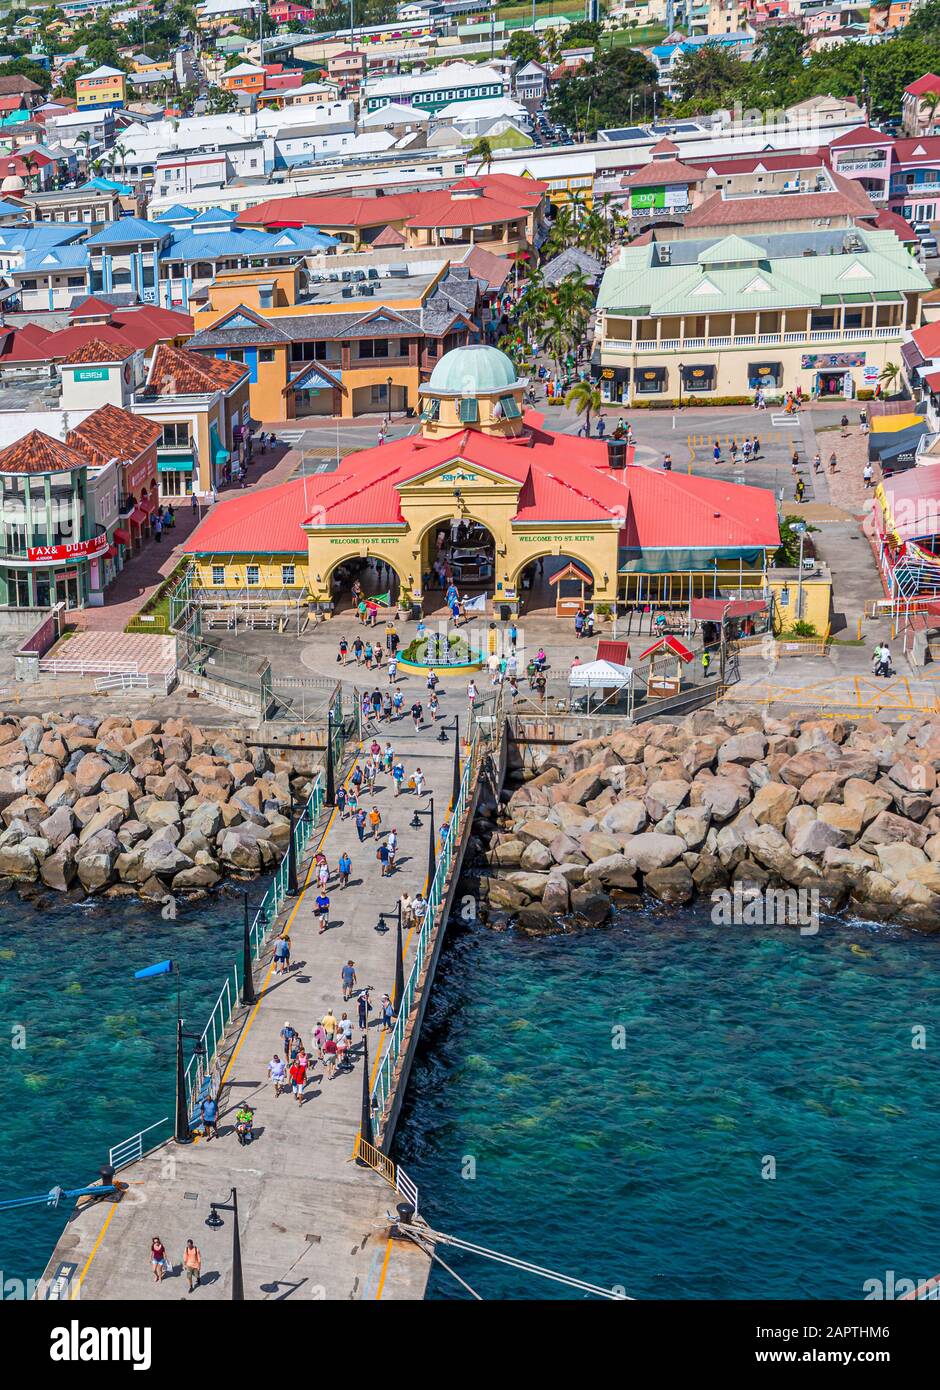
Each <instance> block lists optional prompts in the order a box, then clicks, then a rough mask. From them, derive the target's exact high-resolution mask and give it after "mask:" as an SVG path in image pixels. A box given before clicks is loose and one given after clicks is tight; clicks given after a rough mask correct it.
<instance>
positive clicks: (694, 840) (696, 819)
mask: <svg viewBox="0 0 940 1390" xmlns="http://www.w3.org/2000/svg"><path fill="white" fill-rule="evenodd" d="M710 823H711V812H710V811H709V809H708V807H707V806H683V807H681V808H680V809H679V810H678V811H676V813H675V816H674V818H673V830H674V832H675V834H676V835H681V836H682V838H683V840H685V842H686V844H687V845H688V847H689V849H698V848H699V846H700V845H702V844H704V842H705V837H706V835H707V834H708V827H709V825H710Z"/></svg>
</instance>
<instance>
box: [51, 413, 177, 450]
mask: <svg viewBox="0 0 940 1390" xmlns="http://www.w3.org/2000/svg"><path fill="white" fill-rule="evenodd" d="M161 434H162V430H161V428H160V426H159V425H158V424H156V422H155V421H153V420H148V419H147V418H146V417H145V416H143V415H132V414H131V413H130V411H128V410H122V409H121V407H120V406H118V405H111V404H110V403H109V404H108V405H103V406H101V407H100V408H99V409H98V410H94V411H92V413H91V415H88V416H86V417H85V419H84V420H83V421H82V423H81V424H80V425H76V426H75V429H74V430H70V431H69V434H68V435H67V436H66V440H65V442H66V444H68V445H69V446H70V447H71V448H73V449H79V450H80V451H81V452H82V453H83V454H87V456H88V458H89V459H90V461H91V462H92V463H94V464H98V465H102V464H105V463H108V462H109V461H110V460H111V459H113V458H124V459H129V460H133V459H136V458H137V457H138V456H139V455H140V454H142V453H143V452H144V450H145V449H149V448H150V447H151V446H152V445H154V444H156V442H157V440H158V439H159V438H160V436H161Z"/></svg>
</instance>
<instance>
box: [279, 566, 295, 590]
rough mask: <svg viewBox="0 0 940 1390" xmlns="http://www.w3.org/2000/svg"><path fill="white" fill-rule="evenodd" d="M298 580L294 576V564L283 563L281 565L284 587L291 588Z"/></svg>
mask: <svg viewBox="0 0 940 1390" xmlns="http://www.w3.org/2000/svg"><path fill="white" fill-rule="evenodd" d="M296 582H297V581H296V579H295V578H294V566H293V565H282V566H281V583H282V584H283V585H284V587H285V588H289V587H290V586H291V585H293V584H296Z"/></svg>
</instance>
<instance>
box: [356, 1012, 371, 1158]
mask: <svg viewBox="0 0 940 1390" xmlns="http://www.w3.org/2000/svg"><path fill="white" fill-rule="evenodd" d="M366 1022H367V1023H368V1019H366ZM359 1138H360V1139H361V1140H362V1142H363V1143H364V1144H370V1145H374V1144H375V1134H374V1132H373V1129H372V1095H371V1092H370V1089H369V1033H368V1029H364V1030H363V1034H362V1100H361V1103H360V1107H359ZM356 1161H357V1163H360V1164H361V1165H362V1166H363V1167H365V1168H368V1167H369V1166H370V1165H369V1164H368V1163H367V1162H366V1160H365V1159H364V1158H362V1157H360V1156H359V1154H358V1153H357V1155H356Z"/></svg>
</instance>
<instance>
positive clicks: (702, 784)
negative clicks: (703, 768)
mask: <svg viewBox="0 0 940 1390" xmlns="http://www.w3.org/2000/svg"><path fill="white" fill-rule="evenodd" d="M694 788H695V794H694V795H693V797H692V801H693V804H696V803H697V804H699V805H701V806H707V807H708V809H709V811H710V812H711V817H712V820H714V821H717V822H718V823H719V824H720V823H721V822H722V821H727V820H731V818H732V816H736V815H737V813H738V811H740V809H741V807H742V806H746V805H747V804H748V802H749V801H750V799H751V798H750V794H749V792H748V790H747V788H746V787H743V786H742V785H741V783H740V782H738V781H737V779H735V778H732V777H724V776H722V777H711V778H708V779H707V780H701V781H697V782H695V783H694Z"/></svg>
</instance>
